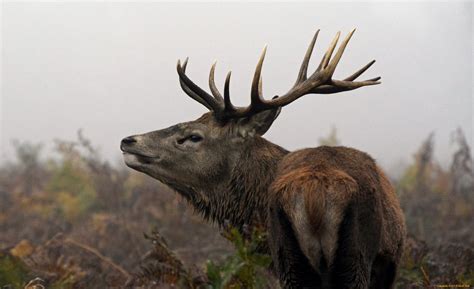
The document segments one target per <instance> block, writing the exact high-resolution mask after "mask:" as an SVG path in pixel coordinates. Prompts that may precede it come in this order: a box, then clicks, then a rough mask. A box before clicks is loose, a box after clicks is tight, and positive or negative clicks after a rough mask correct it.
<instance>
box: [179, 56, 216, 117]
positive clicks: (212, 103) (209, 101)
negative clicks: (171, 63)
mask: <svg viewBox="0 0 474 289" xmlns="http://www.w3.org/2000/svg"><path fill="white" fill-rule="evenodd" d="M187 64H188V58H186V60H185V61H184V63H183V66H181V62H180V61H179V60H178V64H177V67H176V68H177V71H178V75H179V80H180V84H181V87H182V88H183V90H184V92H186V93H187V94H188V95H189V96H190V97H191V98H193V99H194V100H196V101H198V102H199V103H201V104H203V105H204V106H206V107H207V108H208V109H210V110H212V111H219V110H221V107H220V105H219V103H218V102H217V101H216V99H215V98H214V97H213V96H212V95H210V94H208V93H207V92H205V91H204V90H203V89H201V88H200V87H199V86H197V85H196V84H195V83H194V82H193V81H192V80H191V79H189V78H188V76H187V75H186V66H187Z"/></svg>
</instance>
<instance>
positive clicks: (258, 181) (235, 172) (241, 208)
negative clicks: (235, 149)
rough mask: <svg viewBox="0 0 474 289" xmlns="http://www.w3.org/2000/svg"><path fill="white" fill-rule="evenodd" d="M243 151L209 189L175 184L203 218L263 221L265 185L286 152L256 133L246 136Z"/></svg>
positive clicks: (235, 223)
mask: <svg viewBox="0 0 474 289" xmlns="http://www.w3.org/2000/svg"><path fill="white" fill-rule="evenodd" d="M242 151H243V152H242V154H241V155H240V156H239V158H238V160H237V162H236V165H235V167H234V168H231V170H230V176H226V177H225V179H227V180H228V181H226V182H224V183H221V184H220V185H218V186H216V187H214V188H212V189H211V190H210V191H208V192H199V191H198V190H193V189H191V188H177V187H176V186H174V188H175V189H176V190H177V191H178V192H179V193H181V194H182V195H183V196H184V197H185V198H186V199H187V200H188V201H189V202H190V203H191V204H192V205H193V206H194V208H195V209H196V211H197V212H199V213H200V214H202V215H203V216H204V218H205V219H207V220H209V221H212V222H215V223H217V224H218V225H220V226H226V225H231V226H233V227H236V228H238V229H242V227H243V226H244V225H249V226H254V225H259V226H261V225H263V224H264V220H265V217H266V207H267V206H266V204H267V202H268V187H269V186H270V183H271V182H272V181H273V179H274V176H275V172H276V169H277V165H278V162H279V161H280V160H281V159H282V158H283V157H284V156H285V155H286V154H287V153H288V151H287V150H285V149H283V148H281V147H279V146H277V145H275V144H273V143H271V142H269V141H267V140H265V139H264V138H261V137H258V136H257V137H255V138H252V139H251V140H248V141H247V144H246V149H245V150H242ZM190 190H192V191H190Z"/></svg>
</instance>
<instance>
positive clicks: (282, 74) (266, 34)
mask: <svg viewBox="0 0 474 289" xmlns="http://www.w3.org/2000/svg"><path fill="white" fill-rule="evenodd" d="M1 24H2V35H1V36H2V40H1V43H2V59H1V60H2V65H1V68H2V71H1V76H2V77H1V80H2V90H1V102H0V106H1V117H0V121H1V131H0V138H1V142H0V149H1V151H0V162H5V161H7V160H9V159H10V158H11V157H12V156H11V155H12V152H13V149H12V146H11V142H12V140H15V139H17V140H20V141H30V142H35V143H36V142H41V143H43V144H44V145H45V147H46V148H47V149H49V148H50V147H51V146H52V140H53V139H56V138H60V139H70V140H73V139H76V134H77V130H78V129H80V128H82V129H83V132H84V134H85V135H86V136H87V137H88V138H90V139H91V140H92V141H93V143H94V144H95V145H97V146H99V148H100V151H101V152H102V154H103V155H104V156H105V157H106V158H107V159H109V160H111V161H112V162H114V163H116V162H119V161H120V155H121V153H120V150H119V143H120V140H121V139H122V138H123V137H125V136H128V135H131V134H137V133H143V132H147V131H151V130H156V129H161V128H164V127H167V126H169V125H173V124H175V123H178V122H183V121H188V120H192V119H195V118H197V117H199V116H200V115H201V114H202V113H204V112H206V109H205V108H204V107H203V106H202V105H200V104H198V103H197V102H195V101H193V100H192V99H190V98H189V97H188V96H187V95H186V94H184V92H182V91H181V88H180V86H179V82H178V76H177V73H176V61H177V59H184V58H185V57H186V56H189V57H190V63H189V65H188V69H187V74H188V75H189V76H190V78H191V79H193V80H194V81H195V82H196V83H198V84H199V85H201V86H202V87H203V88H205V89H208V85H207V82H208V74H209V69H210V66H211V64H212V63H213V62H214V61H215V60H218V63H217V70H216V80H217V82H218V84H219V87H220V88H221V89H222V87H223V83H224V77H225V75H226V73H227V71H228V70H232V72H233V74H232V83H231V95H232V98H233V101H234V103H235V104H239V105H246V104H247V103H248V102H249V95H250V93H249V91H250V84H251V78H252V76H253V71H254V68H255V65H256V62H257V59H258V57H259V55H260V52H261V50H262V48H263V47H264V45H265V44H268V51H267V57H266V60H265V64H264V69H263V89H264V95H265V96H266V97H267V98H271V97H272V96H273V95H275V94H283V93H285V92H286V91H287V90H288V89H289V88H290V87H291V86H292V85H293V83H294V81H295V78H296V75H297V72H298V69H299V65H300V63H301V60H302V58H303V55H304V52H305V50H306V48H307V45H308V44H309V41H310V40H311V37H312V36H313V33H314V32H315V31H316V29H321V32H320V35H319V39H318V41H317V44H316V48H315V52H314V54H313V58H312V66H310V69H314V68H315V66H316V65H317V64H318V63H319V60H320V59H321V56H322V54H323V52H324V51H325V50H326V49H327V46H328V45H329V43H330V41H331V39H332V38H333V37H334V35H335V33H336V32H337V31H339V30H340V31H341V32H342V37H344V36H345V35H346V34H347V33H348V32H349V31H350V30H351V29H352V28H357V31H356V33H355V34H354V36H353V38H352V40H351V42H350V43H349V45H348V47H347V49H346V51H345V53H344V56H343V58H342V59H341V61H340V63H339V65H338V68H337V70H336V73H335V77H334V78H335V79H340V78H344V77H346V76H347V75H350V74H352V72H354V71H356V70H357V69H359V68H360V67H362V66H363V65H365V64H366V63H368V62H369V61H370V60H372V59H376V60H377V62H376V63H375V65H374V66H372V67H371V68H370V69H369V70H368V71H367V72H366V73H365V74H364V75H363V76H361V79H368V78H372V77H375V76H379V75H380V76H382V84H381V85H378V86H371V87H364V88H361V89H358V90H355V91H351V92H344V93H340V94H337V95H307V96H305V97H303V98H301V99H299V100H298V101H296V102H294V103H292V104H291V105H289V106H287V107H285V108H284V109H283V111H282V113H281V115H280V117H279V118H278V120H277V121H276V122H275V123H274V125H273V127H272V128H271V129H270V131H269V132H268V133H267V134H266V135H265V137H266V138H268V139H269V140H271V141H273V142H275V143H277V144H279V145H282V146H283V147H285V148H287V149H290V150H294V149H298V148H303V147H312V146H317V144H318V139H319V138H320V137H322V136H325V135H328V134H329V132H330V130H331V127H332V126H334V127H336V128H337V133H338V137H339V138H340V140H341V142H342V144H343V145H346V146H351V147H355V148H358V149H360V150H364V151H366V152H368V153H369V154H371V155H372V156H373V157H375V158H376V159H377V160H378V161H379V162H380V163H381V164H382V165H383V166H384V167H386V168H388V169H390V168H395V167H397V166H398V165H400V164H401V163H402V162H404V161H409V159H407V158H409V157H410V156H411V155H412V154H413V153H414V152H415V151H416V149H417V148H418V146H419V145H420V143H421V142H422V141H423V140H424V139H425V138H426V137H427V136H428V134H429V133H430V132H431V131H434V132H435V135H436V137H435V141H436V147H435V155H436V157H437V159H439V160H440V161H441V162H442V164H443V165H444V166H447V165H449V163H448V162H449V160H450V155H451V153H452V151H453V149H454V148H453V147H452V146H451V141H450V134H451V133H452V132H453V131H454V130H455V129H456V128H457V127H461V128H462V129H463V130H464V133H465V134H466V137H467V139H468V141H469V143H470V145H471V146H472V140H473V133H472V128H473V118H472V115H473V113H472V112H473V101H472V83H473V79H472V67H473V62H472V59H473V49H472V3H470V2H456V3H451V2H446V3H428V2H418V3H402V2H399V3H258V4H256V3H145V2H144V3H119V2H116V3H93V2H89V3H12V2H10V3H2V23H1Z"/></svg>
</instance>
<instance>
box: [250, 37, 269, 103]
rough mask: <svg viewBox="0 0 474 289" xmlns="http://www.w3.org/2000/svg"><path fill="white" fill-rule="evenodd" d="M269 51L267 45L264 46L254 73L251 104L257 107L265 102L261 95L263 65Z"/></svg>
mask: <svg viewBox="0 0 474 289" xmlns="http://www.w3.org/2000/svg"><path fill="white" fill-rule="evenodd" d="M266 53H267V46H266V45H265V47H264V48H263V51H262V54H261V55H260V59H259V60H258V63H257V67H256V68H255V73H254V75H253V80H252V88H251V94H250V97H251V105H250V107H252V108H255V109H256V107H257V106H260V105H261V104H262V103H263V96H262V95H261V91H262V88H261V86H262V66H263V60H264V59H265V54H266Z"/></svg>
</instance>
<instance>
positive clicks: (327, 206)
mask: <svg viewBox="0 0 474 289" xmlns="http://www.w3.org/2000/svg"><path fill="white" fill-rule="evenodd" d="M318 32H319V30H318V31H317V32H316V33H315V35H314V37H313V39H312V41H311V44H310V45H309V48H308V50H307V52H306V55H305V57H304V59H303V63H302V65H301V68H300V70H299V73H298V76H297V79H296V83H295V84H294V86H293V87H292V88H291V89H290V90H289V91H288V92H287V93H286V94H284V95H281V96H275V97H273V98H272V99H271V100H268V99H265V98H263V94H262V80H261V71H262V64H263V60H264V57H265V50H264V51H263V53H262V55H261V57H260V59H259V61H258V64H257V68H256V70H255V75H254V77H253V81H252V87H251V94H250V96H251V103H250V105H249V106H248V107H236V106H234V105H233V104H232V103H231V100H230V94H229V86H230V75H231V74H230V72H229V74H227V78H226V80H225V85H224V94H223V95H222V94H221V93H220V92H219V90H218V89H217V87H216V84H215V81H214V71H215V64H214V65H213V66H212V68H211V71H210V75H209V86H210V91H211V93H212V94H209V93H207V92H206V91H204V90H203V89H201V88H200V87H199V86H197V85H196V84H195V83H194V82H193V81H191V79H189V78H188V76H187V75H186V74H185V72H186V65H187V63H188V61H187V59H186V61H184V63H183V64H181V63H180V62H179V61H178V65H177V70H178V74H179V81H180V84H181V87H182V89H183V90H184V92H185V93H186V94H188V95H189V96H190V97H191V98H193V99H194V100H196V101H198V102H199V103H201V104H202V105H204V106H205V107H207V108H208V109H209V110H210V112H208V113H205V114H204V115H202V116H201V117H199V118H198V119H197V120H194V121H190V122H184V123H179V124H176V125H174V126H171V127H169V128H166V129H163V130H157V131H153V132H149V133H145V134H140V135H134V136H130V137H127V138H124V139H123V140H122V143H121V150H122V151H123V153H124V158H125V162H126V164H127V165H128V166H129V167H131V168H133V169H135V170H138V171H140V172H143V173H145V174H148V175H150V176H151V177H153V178H155V179H157V180H159V181H161V182H163V183H165V184H167V185H168V186H170V187H171V188H173V189H174V190H176V191H177V192H178V193H179V194H181V195H182V196H183V197H184V198H185V199H187V201H189V203H191V205H192V206H194V207H195V208H196V210H197V211H198V212H200V213H201V214H202V215H203V217H204V218H205V219H207V220H210V221H213V222H216V223H218V224H220V225H224V224H229V223H230V224H231V225H232V226H235V227H237V228H239V229H241V230H242V228H243V226H244V224H246V225H248V226H263V227H264V228H265V229H266V230H267V231H268V241H267V243H268V249H264V250H268V252H269V253H271V256H272V260H273V266H274V271H275V273H276V274H277V275H278V277H279V279H280V282H281V284H282V286H283V287H284V288H333V289H345V288H371V289H384V288H393V283H394V279H395V276H396V272H397V267H398V264H399V261H400V256H401V254H402V248H403V244H404V239H405V226H404V219H403V215H402V212H401V209H400V206H399V202H398V200H397V197H396V195H395V192H394V190H393V188H392V186H391V185H390V182H389V180H388V179H387V177H386V176H385V175H384V173H383V172H382V171H381V170H380V168H379V167H378V166H377V165H376V164H375V162H374V160H373V159H372V158H371V157H370V156H369V155H367V154H365V153H363V152H360V151H358V150H355V149H352V148H347V147H327V146H322V147H317V148H308V149H302V150H298V151H295V152H289V151H287V150H285V149H284V148H282V147H280V146H278V145H276V144H273V143H271V142H269V141H268V140H266V139H264V138H263V137H262V135H263V134H264V133H265V132H266V131H267V130H268V129H269V128H270V126H271V125H272V123H273V121H274V120H275V119H276V117H277V116H278V114H279V112H280V110H281V108H282V107H283V106H285V105H287V104H290V103H292V102H293V101H295V100H297V99H298V98H300V97H302V96H303V95H306V94H318V93H321V94H329V93H338V92H342V91H349V90H353V89H356V88H359V87H363V86H368V85H375V84H379V83H380V82H379V81H378V80H379V79H380V77H376V78H373V79H369V80H366V81H355V80H356V79H357V78H358V77H359V76H360V75H361V74H362V73H363V72H365V71H366V70H367V69H368V68H369V67H370V66H371V65H372V64H373V63H374V62H375V61H371V62H369V63H368V64H367V65H366V66H364V67H363V68H361V69H360V70H358V71H357V72H355V73H354V74H352V75H351V76H349V77H347V78H345V79H344V80H335V79H333V78H332V76H333V73H334V70H335V69H336V66H337V64H338V62H339V60H340V59H341V56H342V54H343V52H344V49H345V48H346V45H347V43H348V42H349V40H350V39H351V37H352V34H353V33H354V30H353V31H351V33H349V34H348V36H347V37H346V38H345V39H344V41H342V43H341V45H340V47H339V49H338V50H337V52H336V53H335V54H334V57H332V55H333V52H334V50H335V48H336V45H337V42H338V39H339V35H340V33H337V35H336V37H335V38H334V40H333V41H332V43H331V44H330V46H329V48H328V50H327V51H326V53H325V54H324V56H323V57H322V60H321V62H320V64H319V66H318V68H317V69H316V71H315V72H314V73H312V74H311V75H310V76H308V75H307V68H308V63H309V59H310V57H311V54H312V51H313V48H314V44H315V42H316V39H317V36H318Z"/></svg>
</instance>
